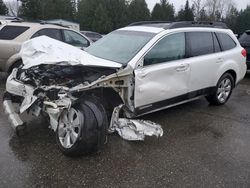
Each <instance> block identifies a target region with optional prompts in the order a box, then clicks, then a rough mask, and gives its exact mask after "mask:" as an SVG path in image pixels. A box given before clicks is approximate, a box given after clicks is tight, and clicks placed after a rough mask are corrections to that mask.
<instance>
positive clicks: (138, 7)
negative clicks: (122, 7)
mask: <svg viewBox="0 0 250 188" xmlns="http://www.w3.org/2000/svg"><path fill="white" fill-rule="evenodd" d="M128 20H129V22H130V23H132V22H137V21H145V20H150V11H149V9H148V5H147V3H146V1H145V0H132V1H131V3H130V4H129V5H128Z"/></svg>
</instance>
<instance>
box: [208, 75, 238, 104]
mask: <svg viewBox="0 0 250 188" xmlns="http://www.w3.org/2000/svg"><path fill="white" fill-rule="evenodd" d="M233 88H234V79H233V77H232V75H231V74H229V73H226V74H224V75H223V76H222V77H221V78H220V80H219V81H218V83H217V86H216V89H215V91H214V92H213V93H212V94H211V95H209V96H207V97H206V98H207V100H208V102H209V103H210V104H212V105H223V104H225V103H226V102H227V101H228V99H229V98H230V96H231V94H232V91H233Z"/></svg>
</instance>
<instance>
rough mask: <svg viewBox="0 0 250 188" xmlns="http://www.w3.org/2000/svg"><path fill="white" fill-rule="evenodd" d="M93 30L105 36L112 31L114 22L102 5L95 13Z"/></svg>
mask: <svg viewBox="0 0 250 188" xmlns="http://www.w3.org/2000/svg"><path fill="white" fill-rule="evenodd" d="M91 29H92V30H93V31H98V32H99V33H103V34H106V33H109V32H110V31H112V22H111V20H110V18H109V16H108V14H107V10H106V9H105V8H104V7H103V6H102V4H99V6H98V7H97V9H96V11H95V15H94V17H93V22H92V27H91Z"/></svg>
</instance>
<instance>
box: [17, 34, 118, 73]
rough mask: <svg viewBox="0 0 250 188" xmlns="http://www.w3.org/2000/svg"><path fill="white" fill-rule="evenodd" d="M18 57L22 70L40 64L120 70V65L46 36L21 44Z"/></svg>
mask: <svg viewBox="0 0 250 188" xmlns="http://www.w3.org/2000/svg"><path fill="white" fill-rule="evenodd" d="M20 56H21V57H22V60H23V64H24V67H23V68H24V69H28V68H30V67H34V66H37V65H40V64H61V65H84V66H88V65H91V66H100V67H114V68H120V67H121V66H122V65H121V64H119V63H115V62H112V61H108V60H103V59H100V58H97V57H94V56H92V55H90V54H88V53H87V52H85V51H82V50H80V49H78V48H76V47H74V46H71V45H69V44H66V43H63V42H61V41H58V40H55V39H52V38H49V37H47V36H41V37H36V38H34V39H31V40H28V41H26V42H24V43H23V45H22V48H21V51H20Z"/></svg>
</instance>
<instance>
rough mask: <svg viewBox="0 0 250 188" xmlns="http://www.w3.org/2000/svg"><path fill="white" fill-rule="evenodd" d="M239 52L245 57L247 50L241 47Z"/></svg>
mask: <svg viewBox="0 0 250 188" xmlns="http://www.w3.org/2000/svg"><path fill="white" fill-rule="evenodd" d="M241 54H242V55H243V56H244V57H247V51H246V49H243V50H242V51H241Z"/></svg>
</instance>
